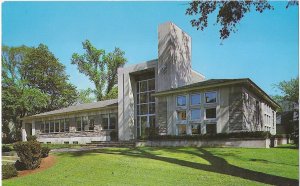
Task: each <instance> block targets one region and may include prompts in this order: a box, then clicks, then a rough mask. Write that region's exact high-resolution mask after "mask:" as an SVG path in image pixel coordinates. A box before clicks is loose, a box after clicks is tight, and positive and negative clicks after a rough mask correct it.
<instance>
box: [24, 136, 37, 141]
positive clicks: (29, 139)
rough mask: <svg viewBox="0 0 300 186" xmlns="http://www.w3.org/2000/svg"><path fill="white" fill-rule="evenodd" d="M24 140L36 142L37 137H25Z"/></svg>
mask: <svg viewBox="0 0 300 186" xmlns="http://www.w3.org/2000/svg"><path fill="white" fill-rule="evenodd" d="M26 139H27V141H36V139H37V137H36V136H27V137H26Z"/></svg>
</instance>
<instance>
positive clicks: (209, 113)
mask: <svg viewBox="0 0 300 186" xmlns="http://www.w3.org/2000/svg"><path fill="white" fill-rule="evenodd" d="M216 115H217V114H216V108H208V109H205V117H206V119H215V118H216Z"/></svg>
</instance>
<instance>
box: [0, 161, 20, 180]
mask: <svg viewBox="0 0 300 186" xmlns="http://www.w3.org/2000/svg"><path fill="white" fill-rule="evenodd" d="M15 176H18V172H17V169H16V168H15V166H14V165H13V164H4V165H2V179H8V178H11V177H15Z"/></svg>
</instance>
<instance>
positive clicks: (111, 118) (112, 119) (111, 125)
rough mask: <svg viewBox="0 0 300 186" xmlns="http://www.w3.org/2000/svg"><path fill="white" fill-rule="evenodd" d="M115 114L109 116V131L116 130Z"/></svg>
mask: <svg viewBox="0 0 300 186" xmlns="http://www.w3.org/2000/svg"><path fill="white" fill-rule="evenodd" d="M116 125H117V114H109V129H116Z"/></svg>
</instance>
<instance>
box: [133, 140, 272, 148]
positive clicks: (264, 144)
mask: <svg viewBox="0 0 300 186" xmlns="http://www.w3.org/2000/svg"><path fill="white" fill-rule="evenodd" d="M270 145H271V140H270V139H235V138H232V139H222V140H160V141H137V142H136V147H141V146H151V147H187V146H188V147H248V148H270Z"/></svg>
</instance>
